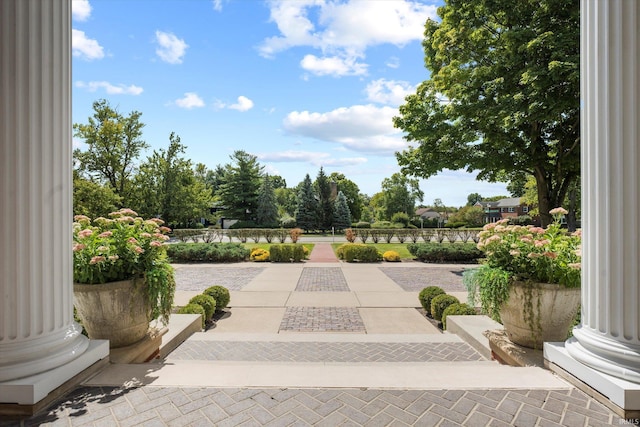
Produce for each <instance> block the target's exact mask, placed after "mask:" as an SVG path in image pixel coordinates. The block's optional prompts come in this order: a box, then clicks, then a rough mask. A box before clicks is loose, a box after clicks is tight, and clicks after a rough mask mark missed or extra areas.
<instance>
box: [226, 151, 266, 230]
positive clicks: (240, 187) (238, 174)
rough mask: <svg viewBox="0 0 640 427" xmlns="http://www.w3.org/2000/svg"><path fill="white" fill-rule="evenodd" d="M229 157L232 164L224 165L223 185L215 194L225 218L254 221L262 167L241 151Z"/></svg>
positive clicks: (252, 156)
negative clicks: (222, 207)
mask: <svg viewBox="0 0 640 427" xmlns="http://www.w3.org/2000/svg"><path fill="white" fill-rule="evenodd" d="M230 157H231V160H232V163H230V164H228V165H226V169H225V174H224V183H223V184H222V185H220V187H219V190H218V194H217V195H218V197H219V198H220V203H221V204H222V205H223V206H224V208H225V215H226V216H227V217H229V218H235V219H239V220H243V221H250V220H254V219H255V216H256V212H257V208H258V194H259V191H260V182H261V181H260V180H261V176H262V170H263V169H264V166H261V165H260V163H259V162H258V158H257V157H256V156H254V155H253V154H249V153H247V152H246V151H243V150H237V151H235V152H234V153H233V154H232V155H231V156H230Z"/></svg>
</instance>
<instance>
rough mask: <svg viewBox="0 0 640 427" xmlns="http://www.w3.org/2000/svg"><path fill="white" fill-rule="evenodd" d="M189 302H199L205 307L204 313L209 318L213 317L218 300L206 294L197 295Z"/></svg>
mask: <svg viewBox="0 0 640 427" xmlns="http://www.w3.org/2000/svg"><path fill="white" fill-rule="evenodd" d="M189 304H198V305H200V306H202V308H203V309H204V315H205V318H206V319H207V320H209V319H211V318H212V317H213V313H215V311H216V300H215V299H213V297H211V296H209V295H205V294H200V295H196V296H195V297H193V298H191V299H190V300H189Z"/></svg>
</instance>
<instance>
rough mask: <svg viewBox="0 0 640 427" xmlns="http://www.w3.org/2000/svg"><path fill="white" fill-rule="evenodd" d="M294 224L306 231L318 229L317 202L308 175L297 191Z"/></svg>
mask: <svg viewBox="0 0 640 427" xmlns="http://www.w3.org/2000/svg"><path fill="white" fill-rule="evenodd" d="M296 224H297V225H298V227H300V228H303V229H305V230H307V231H308V230H315V229H316V228H317V227H318V201H317V200H316V196H315V193H314V191H313V185H312V183H311V178H310V177H309V174H307V175H306V176H305V177H304V180H303V181H302V184H301V185H300V189H299V190H298V205H297V208H296Z"/></svg>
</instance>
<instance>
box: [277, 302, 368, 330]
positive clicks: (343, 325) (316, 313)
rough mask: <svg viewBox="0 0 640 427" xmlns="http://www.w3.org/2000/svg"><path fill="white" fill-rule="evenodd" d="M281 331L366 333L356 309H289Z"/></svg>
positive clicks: (281, 325) (285, 314) (281, 324)
mask: <svg viewBox="0 0 640 427" xmlns="http://www.w3.org/2000/svg"><path fill="white" fill-rule="evenodd" d="M280 330H281V331H296V332H363V333H364V332H366V330H365V328H364V322H363V321H362V317H360V313H359V312H358V309H357V308H356V307H287V309H286V311H285V313H284V316H283V318H282V322H281V323H280Z"/></svg>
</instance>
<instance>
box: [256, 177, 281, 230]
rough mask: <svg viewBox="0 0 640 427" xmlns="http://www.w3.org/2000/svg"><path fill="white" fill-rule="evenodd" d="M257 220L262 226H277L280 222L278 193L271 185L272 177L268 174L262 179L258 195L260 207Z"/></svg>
mask: <svg viewBox="0 0 640 427" xmlns="http://www.w3.org/2000/svg"><path fill="white" fill-rule="evenodd" d="M256 222H257V223H258V224H259V225H262V226H269V227H271V226H275V225H277V224H278V206H277V205H276V193H275V191H274V190H273V186H272V185H271V177H270V176H269V175H268V174H267V175H265V176H264V178H263V179H262V185H261V186H260V194H259V195H258V207H257V211H256Z"/></svg>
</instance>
